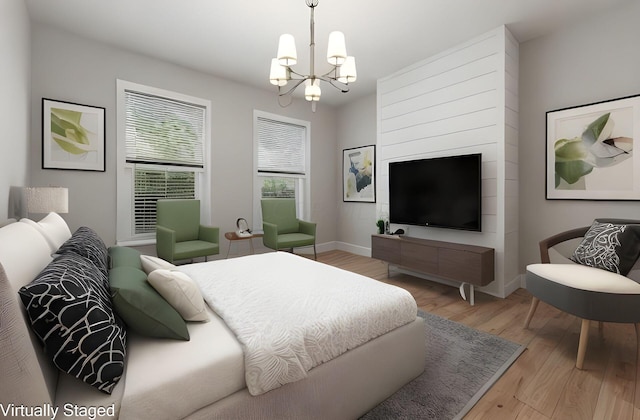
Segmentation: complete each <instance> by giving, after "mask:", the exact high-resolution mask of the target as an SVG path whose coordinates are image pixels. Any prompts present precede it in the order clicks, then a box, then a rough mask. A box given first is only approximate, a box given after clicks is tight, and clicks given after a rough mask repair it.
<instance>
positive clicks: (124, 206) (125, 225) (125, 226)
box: [116, 79, 211, 246]
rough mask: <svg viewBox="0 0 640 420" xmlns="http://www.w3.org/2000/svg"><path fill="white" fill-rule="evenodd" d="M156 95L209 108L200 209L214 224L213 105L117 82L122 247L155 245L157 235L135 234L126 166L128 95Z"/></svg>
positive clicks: (199, 184) (118, 226)
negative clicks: (212, 203) (212, 188)
mask: <svg viewBox="0 0 640 420" xmlns="http://www.w3.org/2000/svg"><path fill="white" fill-rule="evenodd" d="M127 90H132V91H136V92H142V93H147V94H149V95H156V96H159V97H163V98H169V99H173V100H177V101H183V102H187V103H192V104H198V105H200V106H203V107H205V133H204V162H205V167H204V171H201V172H197V176H196V198H198V199H199V200H200V201H201V203H202V204H203V205H201V206H200V212H201V214H200V218H201V221H202V223H203V224H211V210H210V208H211V206H210V205H209V203H211V101H210V100H207V99H202V98H197V97H194V96H189V95H184V94H181V93H177V92H172V91H169V90H164V89H159V88H155V87H151V86H146V85H141V84H138V83H133V82H128V81H126V80H121V79H117V80H116V92H117V93H116V127H117V128H116V130H117V133H116V162H117V163H116V197H117V199H116V208H117V213H116V243H117V244H118V245H129V246H135V245H149V244H155V242H156V239H155V234H145V235H136V234H134V233H133V218H132V211H131V209H132V206H133V165H132V164H128V163H126V132H125V129H126V123H125V121H126V112H125V110H126V108H125V91H127Z"/></svg>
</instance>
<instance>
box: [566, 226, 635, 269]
mask: <svg viewBox="0 0 640 420" xmlns="http://www.w3.org/2000/svg"><path fill="white" fill-rule="evenodd" d="M639 255H640V225H626V224H616V223H601V222H598V221H594V222H593V224H592V225H591V227H590V228H589V230H588V231H587V233H586V234H585V235H584V238H583V239H582V242H580V245H578V248H576V250H575V251H574V253H573V255H572V256H571V260H572V261H574V262H577V263H578V264H583V265H588V266H590V267H596V268H601V269H603V270H607V271H611V272H614V273H618V274H622V275H623V276H626V275H627V274H628V273H629V271H630V270H631V267H633V265H634V263H635V262H636V260H637V259H638V256H639Z"/></svg>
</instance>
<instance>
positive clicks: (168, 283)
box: [147, 269, 209, 321]
mask: <svg viewBox="0 0 640 420" xmlns="http://www.w3.org/2000/svg"><path fill="white" fill-rule="evenodd" d="M147 281H148V282H149V284H151V286H153V288H154V289H156V291H157V292H158V293H160V295H161V296H162V297H163V298H165V300H166V301H167V302H169V304H170V305H171V306H173V307H174V308H175V310H176V311H178V313H179V314H180V315H181V316H182V318H184V320H185V321H208V320H209V315H207V311H206V306H205V303H204V299H203V298H202V294H201V293H200V289H199V288H198V285H197V284H196V283H195V282H194V281H193V280H191V278H190V277H189V276H188V275H186V274H185V273H182V272H180V271H170V270H165V269H158V270H154V271H152V272H151V273H150V274H149V277H147Z"/></svg>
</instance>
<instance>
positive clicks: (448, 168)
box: [389, 153, 482, 232]
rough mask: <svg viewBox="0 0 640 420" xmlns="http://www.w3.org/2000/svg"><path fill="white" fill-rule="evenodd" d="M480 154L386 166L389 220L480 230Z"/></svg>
mask: <svg viewBox="0 0 640 420" xmlns="http://www.w3.org/2000/svg"><path fill="white" fill-rule="evenodd" d="M481 216H482V155H481V154H480V153H475V154H468V155H458V156H446V157H436V158H430V159H417V160H408V161H402V162H390V163H389V221H390V222H391V223H395V224H401V225H418V226H429V227H440V228H450V229H462V230H470V231H478V232H479V231H481V230H482V220H481V219H482V218H481Z"/></svg>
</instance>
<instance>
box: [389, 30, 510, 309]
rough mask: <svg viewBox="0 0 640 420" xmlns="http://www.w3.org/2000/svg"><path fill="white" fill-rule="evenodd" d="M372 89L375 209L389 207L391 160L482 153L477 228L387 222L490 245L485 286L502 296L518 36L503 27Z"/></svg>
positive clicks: (506, 284) (417, 232) (412, 231)
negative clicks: (491, 264)
mask: <svg viewBox="0 0 640 420" xmlns="http://www.w3.org/2000/svg"><path fill="white" fill-rule="evenodd" d="M377 92H378V93H377V106H378V112H377V115H378V121H377V122H378V127H377V128H378V139H377V146H378V147H377V150H376V155H377V165H378V214H379V215H382V216H383V217H384V215H387V214H388V208H389V191H388V166H389V162H393V161H401V160H411V159H419V158H429V157H438V156H449V155H462V154H469V153H482V189H483V191H482V232H480V233H478V232H465V231H456V230H450V229H438V228H425V227H417V226H393V227H392V229H396V228H399V227H402V228H403V229H405V231H406V232H407V234H408V235H410V236H414V237H420V238H428V239H435V240H442V241H448V242H458V243H465V244H473V245H482V246H487V247H491V248H494V249H495V250H496V280H495V281H494V282H493V283H491V284H490V285H489V286H487V287H485V288H484V290H485V291H486V292H487V293H490V294H493V295H496V296H501V297H504V296H506V295H507V294H509V293H510V292H511V291H513V290H515V289H516V288H517V287H518V286H519V284H518V285H516V283H517V278H518V273H517V269H518V267H517V257H518V248H517V244H518V219H517V217H518V216H517V215H518V208H517V206H518V188H517V185H518V180H517V177H518V161H517V157H518V151H517V148H518V43H517V41H516V40H515V39H514V38H513V36H512V35H511V34H510V33H509V31H508V30H507V29H506V27H504V26H501V27H499V28H497V29H496V30H493V31H491V32H488V33H486V34H484V35H482V36H479V37H477V38H474V39H472V40H470V41H468V42H466V43H464V44H462V45H459V46H457V47H455V48H452V49H450V50H447V51H445V52H443V53H440V54H438V55H436V56H434V57H431V58H429V59H427V60H423V61H421V62H419V63H416V64H414V65H413V66H410V67H408V68H405V69H404V70H401V71H399V72H397V73H395V74H393V75H391V76H389V77H386V78H384V79H380V80H378V89H377ZM505 261H509V262H508V263H505ZM506 278H508V279H509V280H508V281H505V279H506Z"/></svg>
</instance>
